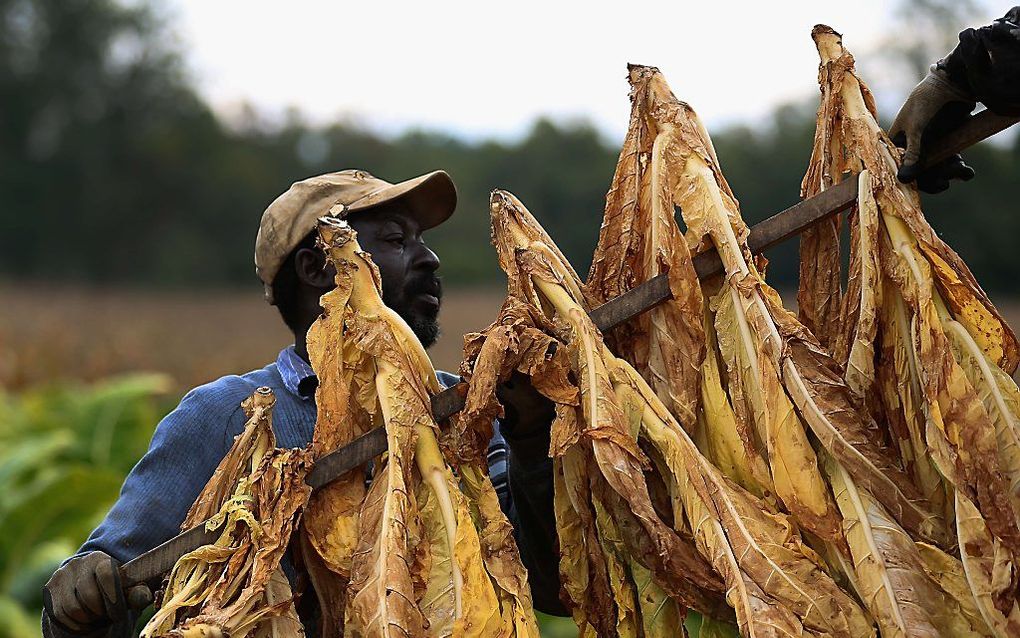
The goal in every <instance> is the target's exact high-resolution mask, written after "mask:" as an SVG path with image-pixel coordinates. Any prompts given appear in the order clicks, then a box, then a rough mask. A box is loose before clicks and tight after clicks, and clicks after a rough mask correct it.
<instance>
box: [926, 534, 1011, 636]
mask: <svg viewBox="0 0 1020 638" xmlns="http://www.w3.org/2000/svg"><path fill="white" fill-rule="evenodd" d="M917 551H918V554H919V555H920V556H921V562H922V565H923V566H924V571H925V573H926V574H927V575H928V577H929V578H930V579H931V580H932V581H933V582H935V583H936V584H937V585H938V586H939V588H940V589H941V590H942V592H943V598H942V602H943V604H944V607H943V608H942V609H939V608H938V607H936V608H935V612H936V613H935V614H934V616H933V620H934V621H935V623H936V624H937V625H938V626H939V628H940V629H941V630H942V632H943V633H945V634H947V635H951V636H971V635H973V636H991V635H993V634H992V630H991V628H989V627H988V623H986V622H985V619H984V618H983V617H982V616H981V612H980V610H978V607H977V601H976V600H975V599H974V595H973V594H972V593H971V591H970V585H968V584H967V576H966V574H964V571H963V563H961V562H960V560H959V559H958V558H955V557H953V556H950V555H949V554H947V553H945V552H944V551H942V550H941V549H939V548H938V547H935V546H934V545H929V544H928V543H917Z"/></svg>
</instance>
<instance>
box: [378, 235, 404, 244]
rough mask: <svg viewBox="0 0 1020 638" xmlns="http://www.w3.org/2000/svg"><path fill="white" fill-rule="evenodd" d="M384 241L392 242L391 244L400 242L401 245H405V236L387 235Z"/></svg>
mask: <svg viewBox="0 0 1020 638" xmlns="http://www.w3.org/2000/svg"><path fill="white" fill-rule="evenodd" d="M383 241H387V242H390V243H391V244H400V245H403V244H404V236H403V235H389V236H387V237H384V238H383Z"/></svg>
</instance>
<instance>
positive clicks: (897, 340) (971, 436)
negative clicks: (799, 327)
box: [799, 25, 1020, 636]
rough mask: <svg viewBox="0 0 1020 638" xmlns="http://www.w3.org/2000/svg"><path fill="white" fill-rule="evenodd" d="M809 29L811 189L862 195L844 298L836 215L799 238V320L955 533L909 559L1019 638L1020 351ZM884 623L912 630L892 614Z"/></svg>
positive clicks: (962, 608)
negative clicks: (814, 61)
mask: <svg viewBox="0 0 1020 638" xmlns="http://www.w3.org/2000/svg"><path fill="white" fill-rule="evenodd" d="M812 36H813V37H814V40H815V43H816V45H817V48H818V52H819V55H820V57H821V65H820V66H819V73H818V80H819V84H820V87H821V93H822V99H821V105H820V107H819V109H818V117H817V126H816V131H815V141H814V148H813V152H812V156H811V162H810V165H809V167H808V171H807V174H806V175H805V177H804V181H803V184H802V195H803V196H805V197H808V196H811V195H814V194H816V193H818V192H821V191H823V190H825V189H826V188H829V187H831V186H832V185H834V184H836V183H838V182H840V181H842V180H845V179H856V180H858V187H859V196H858V204H857V206H856V207H855V208H854V209H853V210H852V211H851V213H850V215H849V224H850V247H849V253H850V262H849V271H848V273H847V275H848V284H847V286H846V290H845V291H844V290H843V289H842V287H841V277H842V274H843V268H842V263H841V260H840V249H839V226H838V219H836V220H833V221H831V222H827V223H825V224H823V225H820V226H819V227H818V228H817V229H815V230H813V231H811V232H810V233H809V234H806V235H805V237H804V239H803V241H802V244H801V287H800V293H799V300H800V309H801V310H800V312H801V317H802V318H803V319H804V321H805V323H807V324H808V325H810V326H811V327H812V329H813V330H814V331H815V332H816V334H817V335H818V336H819V338H820V339H823V341H824V342H826V343H827V344H828V345H829V347H830V348H831V349H832V351H833V353H834V355H835V357H836V359H837V360H838V361H839V363H840V364H841V365H842V366H843V369H844V370H845V373H844V377H845V380H846V383H847V385H848V386H849V387H850V389H851V390H852V392H853V394H854V395H855V396H856V398H857V399H858V400H859V401H860V402H861V403H862V404H864V405H866V406H867V407H868V409H869V410H870V411H871V413H872V414H873V415H874V416H875V418H876V420H877V422H878V423H880V424H882V425H883V428H882V431H881V434H882V435H883V436H884V438H885V439H886V440H887V441H889V443H890V445H891V447H892V448H893V449H895V450H896V451H897V453H898V456H899V458H900V460H901V462H902V464H903V466H904V467H905V468H906V469H907V470H908V472H909V474H910V476H911V478H912V480H913V482H914V483H915V484H916V485H917V486H918V487H919V488H920V492H921V493H922V494H923V495H924V498H925V500H926V502H927V506H928V507H929V508H931V509H932V510H933V511H938V512H940V513H941V514H942V515H943V517H944V518H945V520H946V521H947V522H948V523H949V524H950V528H949V531H950V533H955V536H956V538H955V539H953V542H951V543H950V544H949V545H948V546H944V547H943V549H945V550H946V552H942V551H939V550H938V549H936V548H934V547H931V546H928V545H923V544H919V545H918V546H917V547H916V549H914V550H913V551H910V552H908V553H909V554H910V556H909V560H910V562H911V563H912V564H913V563H917V562H922V563H923V564H924V567H925V569H926V570H927V571H928V573H929V575H930V576H931V577H932V578H933V579H934V580H935V581H937V582H938V584H939V587H940V589H941V590H942V592H943V594H944V597H945V598H949V599H951V601H950V604H951V605H952V606H954V607H955V608H956V609H957V610H958V614H959V615H960V616H962V617H965V618H966V619H967V620H968V622H969V624H970V626H971V627H972V630H973V633H976V634H980V635H995V636H1014V635H1020V606H1018V600H1017V596H1018V575H1017V571H1016V570H1017V565H1018V563H1017V559H1018V557H1020V530H1018V515H1020V429H1018V416H1020V392H1018V391H1017V386H1016V383H1015V382H1014V381H1013V380H1012V378H1011V377H1010V375H1011V374H1012V373H1013V372H1014V371H1015V370H1016V367H1017V362H1018V360H1020V344H1018V342H1017V339H1016V337H1015V336H1014V334H1013V332H1012V331H1011V330H1010V328H1009V326H1007V325H1006V323H1005V321H1004V320H1003V319H1002V316H1001V315H1000V314H999V312H998V311H997V310H996V309H995V307H994V306H993V305H992V303H991V301H990V300H989V299H988V296H987V295H986V294H985V293H984V291H983V290H982V289H981V287H980V286H979V285H978V283H977V281H976V280H975V279H974V276H973V275H972V274H971V272H970V270H969V269H968V268H967V265H966V264H965V263H964V262H963V260H962V259H961V258H960V257H959V255H957V254H956V253H955V252H954V251H953V250H952V249H951V248H950V247H949V246H947V245H946V244H945V243H944V242H943V241H942V240H941V239H940V238H939V237H938V236H937V235H936V234H935V231H934V230H933V229H932V228H931V226H929V225H928V222H927V221H926V220H925V218H924V215H923V213H922V211H921V206H920V199H919V197H918V194H917V191H916V189H915V188H914V187H913V186H912V185H905V184H901V183H900V182H898V181H897V179H896V170H897V165H898V162H899V158H900V151H899V150H898V149H897V148H896V147H895V146H894V145H893V144H892V143H891V141H890V140H889V138H888V137H887V136H886V134H885V133H884V132H883V131H882V129H881V128H880V127H879V125H878V123H877V120H876V116H875V105H874V101H873V99H872V96H871V93H870V92H869V91H868V89H867V87H866V86H865V85H864V83H863V82H862V81H861V80H860V78H859V77H858V76H857V75H856V71H855V69H854V59H853V57H852V56H851V55H850V53H849V52H847V51H846V50H845V49H844V48H843V44H842V39H841V37H840V35H839V34H838V33H836V32H835V31H833V30H832V29H831V28H829V27H825V26H821V25H820V26H817V27H815V29H814V31H813V32H812ZM917 540H920V539H917ZM903 549H904V552H907V550H908V549H909V548H906V547H904V548H903ZM947 552H948V553H947ZM920 603H921V604H920V607H921V609H923V610H924V611H926V612H929V613H935V611H937V610H933V609H931V607H932V606H933V605H931V604H930V603H929V604H926V602H925V601H920ZM880 620H881V618H880ZM880 624H882V623H880ZM885 624H886V625H889V626H890V627H893V626H896V627H898V629H899V630H901V633H905V634H908V635H914V634H916V633H919V632H917V631H916V630H914V629H913V628H912V627H909V626H906V625H905V624H904V623H903V622H902V620H901V619H898V618H889V619H887V622H886V623H885ZM883 629H884V627H883ZM892 633H893V632H892V629H890V635H892ZM942 635H962V633H960V634H957V633H951V632H950V633H946V632H945V631H943V632H942Z"/></svg>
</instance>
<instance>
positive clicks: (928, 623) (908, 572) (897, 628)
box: [826, 457, 942, 638]
mask: <svg viewBox="0 0 1020 638" xmlns="http://www.w3.org/2000/svg"><path fill="white" fill-rule="evenodd" d="M826 472H827V474H828V475H829V477H830V479H831V480H832V487H833V491H834V492H835V495H836V503H837V504H838V506H839V509H840V512H841V513H842V514H843V527H844V529H845V530H846V540H847V544H848V545H849V547H850V554H851V556H852V557H853V562H854V570H853V574H854V582H855V587H856V589H857V591H858V593H859V594H860V596H861V598H862V599H863V600H864V602H865V603H866V604H867V606H868V609H869V610H870V611H871V615H872V616H873V617H874V618H875V620H876V622H877V623H878V627H879V630H880V632H881V634H882V637H883V638H893V637H902V638H906V637H908V636H929V637H937V636H939V635H941V634H940V632H939V631H938V630H937V629H936V627H935V626H934V622H933V618H932V613H931V611H930V610H931V609H934V608H936V607H937V606H938V605H940V604H942V602H941V600H940V598H941V596H940V595H939V592H938V590H937V589H936V588H935V587H934V584H933V583H932V582H931V581H930V580H929V579H928V577H927V576H926V575H925V573H924V571H923V568H922V565H921V559H920V556H919V555H918V553H917V549H916V547H915V546H914V541H913V540H912V539H911V538H910V537H909V536H908V535H907V533H906V532H905V531H904V530H903V529H902V528H901V527H900V526H899V525H897V523H896V521H895V520H893V519H892V517H891V516H889V514H888V513H887V512H886V511H885V510H884V509H883V508H882V506H881V505H880V504H879V503H878V502H877V501H875V499H874V498H872V496H871V495H870V494H868V493H867V492H866V491H862V490H860V489H858V487H857V485H856V484H855V483H854V481H853V479H851V478H850V476H849V475H848V474H847V472H846V470H844V469H843V468H842V467H841V466H840V465H839V463H838V462H836V461H835V460H833V459H832V458H831V457H830V458H828V459H827V462H826Z"/></svg>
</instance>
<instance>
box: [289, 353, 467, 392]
mask: <svg viewBox="0 0 1020 638" xmlns="http://www.w3.org/2000/svg"><path fill="white" fill-rule="evenodd" d="M276 369H277V370H279V372H280V376H281V377H282V378H283V386H284V387H285V388H287V389H288V390H290V391H291V392H292V393H293V394H294V395H296V396H298V397H300V398H301V399H302V400H304V401H309V400H311V399H314V398H315V388H316V387H317V386H318V385H319V378H318V377H316V376H315V371H314V370H312V366H310V365H308V362H307V361H305V360H304V359H302V358H301V357H300V356H299V355H298V353H297V351H296V350H295V349H294V346H293V345H289V346H287V347H286V348H284V349H283V350H280V354H279V356H277V357H276ZM436 376H437V377H438V378H439V383H440V384H441V385H442V386H443V387H444V388H449V387H450V386H453V385H456V384H457V383H458V382H459V381H460V377H458V376H457V375H455V374H450V373H449V372H444V371H442V370H436Z"/></svg>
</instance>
